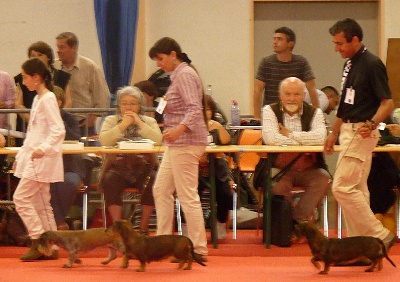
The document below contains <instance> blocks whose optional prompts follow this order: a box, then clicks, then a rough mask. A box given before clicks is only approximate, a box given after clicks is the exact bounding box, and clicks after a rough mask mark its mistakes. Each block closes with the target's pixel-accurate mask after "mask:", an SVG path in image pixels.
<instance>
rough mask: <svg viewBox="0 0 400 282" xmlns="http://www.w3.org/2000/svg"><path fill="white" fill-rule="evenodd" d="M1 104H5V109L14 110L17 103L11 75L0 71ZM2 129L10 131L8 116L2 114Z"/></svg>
mask: <svg viewBox="0 0 400 282" xmlns="http://www.w3.org/2000/svg"><path fill="white" fill-rule="evenodd" d="M0 102H3V103H5V106H4V107H0V108H3V109H13V108H14V102H15V85H14V83H13V82H12V80H11V78H10V75H9V74H8V73H6V72H4V71H0ZM0 128H4V129H8V114H0Z"/></svg>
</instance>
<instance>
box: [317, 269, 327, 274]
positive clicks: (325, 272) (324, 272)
mask: <svg viewBox="0 0 400 282" xmlns="http://www.w3.org/2000/svg"><path fill="white" fill-rule="evenodd" d="M318 274H328V271H325V270H321V271H320V272H319V273H318Z"/></svg>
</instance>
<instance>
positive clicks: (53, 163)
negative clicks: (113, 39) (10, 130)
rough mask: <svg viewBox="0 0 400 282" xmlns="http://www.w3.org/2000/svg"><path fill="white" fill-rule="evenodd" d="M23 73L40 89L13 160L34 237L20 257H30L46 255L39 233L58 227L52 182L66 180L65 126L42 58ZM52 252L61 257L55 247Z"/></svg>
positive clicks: (21, 208)
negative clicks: (24, 136) (51, 202)
mask: <svg viewBox="0 0 400 282" xmlns="http://www.w3.org/2000/svg"><path fill="white" fill-rule="evenodd" d="M21 74H22V83H23V84H24V85H25V86H26V87H28V89H29V90H31V91H36V93H37V95H36V96H35V98H34V99H33V104H32V111H31V117H30V118H29V123H28V130H27V134H26V138H25V140H24V144H23V146H22V147H21V149H20V150H19V151H18V153H17V155H16V157H15V162H14V164H13V170H14V175H15V176H16V177H18V178H20V181H19V183H18V186H17V188H16V190H15V192H14V195H13V201H14V204H15V208H16V211H17V212H18V215H19V216H20V217H21V219H22V221H23V222H24V224H25V226H26V229H27V231H28V235H29V237H30V238H31V241H32V246H31V248H30V250H29V251H28V252H27V253H26V254H24V255H22V256H21V257H20V259H21V260H23V261H29V260H37V259H40V258H43V257H44V255H43V254H42V253H41V252H39V250H38V243H39V241H38V239H39V237H40V235H41V234H43V233H44V232H45V231H48V230H53V231H55V230H57V225H56V222H55V220H54V214H53V209H52V207H51V204H50V183H52V182H60V181H64V170H63V160H62V143H63V141H64V137H65V127H64V123H63V121H62V119H61V115H60V109H59V107H58V104H57V100H56V97H55V95H54V93H53V92H52V90H53V84H52V82H51V80H52V78H51V73H50V70H49V69H48V68H47V66H46V65H45V64H44V63H43V62H42V61H41V60H40V59H38V58H32V59H29V60H28V61H26V62H25V63H24V64H23V65H22V72H21ZM53 255H54V257H53V258H58V253H57V252H56V251H54V253H53Z"/></svg>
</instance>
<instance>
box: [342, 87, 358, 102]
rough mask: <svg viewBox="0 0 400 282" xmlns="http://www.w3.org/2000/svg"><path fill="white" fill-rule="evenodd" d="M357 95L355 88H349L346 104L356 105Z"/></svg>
mask: <svg viewBox="0 0 400 282" xmlns="http://www.w3.org/2000/svg"><path fill="white" fill-rule="evenodd" d="M355 95H356V91H355V90H354V89H353V88H351V87H350V88H347V89H346V97H345V99H344V102H345V103H346V104H350V105H354V96H355Z"/></svg>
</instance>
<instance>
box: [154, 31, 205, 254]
mask: <svg viewBox="0 0 400 282" xmlns="http://www.w3.org/2000/svg"><path fill="white" fill-rule="evenodd" d="M149 57H150V58H151V59H153V60H155V61H156V62H157V67H159V68H161V69H162V70H163V71H165V72H171V76H170V78H171V85H170V86H169V88H168V90H167V93H166V94H165V98H166V102H167V104H166V106H165V109H164V111H163V113H164V132H163V137H164V143H165V145H166V149H165V153H164V157H163V159H162V162H161V165H160V168H159V170H158V173H157V177H156V181H155V184H154V188H153V194H154V201H155V204H156V212H157V235H162V234H172V227H173V210H174V195H175V194H176V196H177V197H178V199H179V201H180V203H181V205H182V210H183V212H184V214H185V217H186V222H187V228H188V237H189V238H190V239H191V240H192V242H193V245H194V252H195V254H196V255H198V256H199V259H202V260H204V261H206V256H207V255H208V249H207V237H206V229H205V224H204V217H203V212H202V208H201V203H200V197H199V194H198V190H197V187H198V175H199V160H200V157H201V156H202V155H203V154H204V152H205V149H206V146H207V135H208V130H207V122H206V118H205V113H204V103H203V102H204V95H203V87H202V84H201V80H200V77H199V76H198V75H197V73H196V71H195V70H194V69H193V68H192V67H191V66H189V65H190V62H191V61H190V59H189V58H188V57H187V55H186V54H185V53H183V52H182V49H181V47H180V46H179V44H178V43H177V42H176V41H175V40H174V39H172V38H169V37H164V38H161V39H160V40H158V41H157V42H156V43H155V44H154V45H153V47H152V48H151V49H150V50H149Z"/></svg>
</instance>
